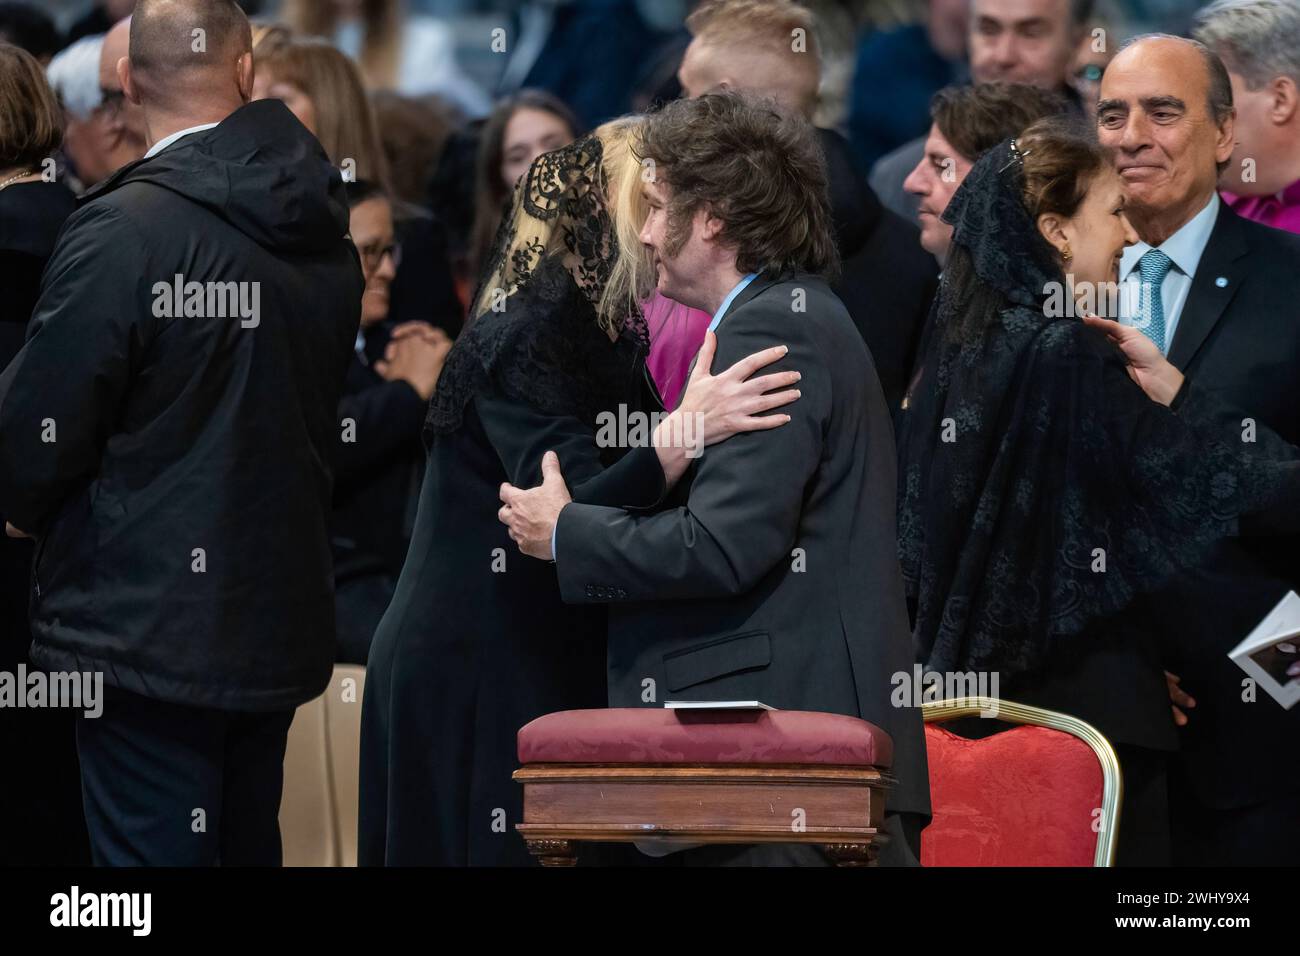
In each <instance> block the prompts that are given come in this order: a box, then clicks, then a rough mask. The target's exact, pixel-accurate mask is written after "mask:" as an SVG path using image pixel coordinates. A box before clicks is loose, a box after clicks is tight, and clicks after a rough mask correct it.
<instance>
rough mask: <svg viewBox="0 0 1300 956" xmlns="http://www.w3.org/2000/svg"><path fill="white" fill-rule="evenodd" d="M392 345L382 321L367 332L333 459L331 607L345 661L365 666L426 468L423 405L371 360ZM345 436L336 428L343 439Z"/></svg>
mask: <svg viewBox="0 0 1300 956" xmlns="http://www.w3.org/2000/svg"><path fill="white" fill-rule="evenodd" d="M388 340H389V325H388V324H387V323H384V324H381V325H378V326H375V327H372V328H370V329H368V330H366V331H365V349H364V352H363V353H361V354H358V353H356V352H354V353H353V356H352V361H351V362H350V363H349V365H348V374H347V379H346V381H345V384H344V387H343V397H342V398H341V399H340V400H339V423H340V428H341V429H342V428H344V427H347V428H349V429H350V430H349V431H348V432H347V433H346V437H347V438H348V439H349V440H346V441H343V440H340V441H339V443H338V446H337V448H336V449H335V459H334V513H333V515H332V516H331V518H330V547H331V549H332V551H333V554H334V609H335V624H336V628H337V633H338V641H339V657H338V659H339V660H340V661H341V662H343V663H348V664H364V663H365V662H366V656H367V654H368V653H369V649H370V641H371V638H373V637H374V633H375V628H376V626H378V624H379V619H380V618H381V617H382V616H383V614H384V611H385V610H386V609H387V608H388V603H389V601H391V600H392V597H393V589H394V587H395V586H396V583H397V576H398V575H399V574H401V573H402V562H403V561H404V560H405V559H406V549H407V545H408V544H409V543H410V540H411V526H412V524H413V522H414V518H415V503H416V498H417V496H418V495H419V491H420V476H421V474H422V473H423V469H424V446H423V445H422V444H421V443H420V430H421V428H422V426H423V425H424V413H425V408H426V404H427V403H426V402H425V401H424V399H422V398H421V397H420V396H419V394H418V393H417V392H416V391H415V389H414V388H412V387H411V386H410V385H408V384H407V383H406V382H403V381H393V382H390V381H386V380H385V379H383V378H381V377H380V375H379V374H378V373H377V372H376V371H375V370H374V368H373V367H372V365H371V363H372V362H374V361H375V360H377V359H378V358H380V357H382V356H383V354H384V347H385V346H386V345H387V343H388ZM343 435H344V433H343V432H342V431H341V433H340V438H342V437H343Z"/></svg>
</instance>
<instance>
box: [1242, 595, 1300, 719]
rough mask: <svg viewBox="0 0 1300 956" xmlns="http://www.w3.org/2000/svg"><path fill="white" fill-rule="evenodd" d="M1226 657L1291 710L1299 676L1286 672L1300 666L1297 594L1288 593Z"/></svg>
mask: <svg viewBox="0 0 1300 956" xmlns="http://www.w3.org/2000/svg"><path fill="white" fill-rule="evenodd" d="M1228 656H1229V657H1231V658H1232V659H1233V660H1234V661H1236V663H1237V666H1238V667H1240V668H1241V669H1242V670H1244V671H1245V672H1246V673H1247V674H1249V675H1250V676H1251V677H1253V678H1254V679H1255V682H1256V683H1257V684H1259V686H1260V687H1262V688H1264V690H1266V691H1267V692H1268V695H1269V696H1270V697H1272V698H1273V699H1274V700H1276V701H1277V702H1278V703H1279V704H1281V705H1282V706H1283V707H1285V708H1286V709H1287V710H1290V709H1291V708H1292V707H1294V706H1295V703H1296V701H1300V676H1291V675H1289V674H1288V673H1287V671H1288V670H1292V669H1293V668H1295V666H1296V664H1298V663H1300V595H1297V594H1296V593H1295V592H1294V591H1288V592H1287V595H1286V597H1284V598H1282V600H1281V601H1279V602H1278V603H1277V606H1276V607H1275V608H1273V610H1271V611H1269V612H1268V614H1267V615H1266V616H1265V617H1264V620H1262V621H1260V622H1259V625H1258V626H1257V627H1256V628H1255V629H1254V630H1253V631H1251V632H1250V635H1249V636H1248V637H1247V638H1246V639H1245V640H1244V641H1242V642H1241V643H1240V644H1238V645H1237V646H1236V647H1234V648H1233V649H1232V650H1231V651H1229V652H1228Z"/></svg>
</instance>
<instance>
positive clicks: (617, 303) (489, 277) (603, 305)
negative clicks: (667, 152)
mask: <svg viewBox="0 0 1300 956" xmlns="http://www.w3.org/2000/svg"><path fill="white" fill-rule="evenodd" d="M642 122H643V121H642V119H641V117H639V116H625V117H621V118H619V119H615V120H611V121H609V122H608V123H605V124H604V125H603V126H601V127H599V128H598V129H597V130H596V131H595V132H594V133H592V134H591V136H590V137H588V138H587V139H584V140H579V141H578V142H577V143H575V144H573V145H572V146H566V147H564V149H566V150H578V151H581V150H583V149H584V148H585V147H588V146H589V145H590V140H592V139H596V140H599V141H600V147H601V149H600V155H601V159H600V167H599V169H597V170H592V171H590V174H589V175H590V178H589V180H588V181H587V182H586V183H584V186H585V187H586V188H594V189H598V190H599V191H600V193H599V195H598V196H597V197H596V200H597V203H599V205H600V206H601V207H602V208H603V209H604V211H605V212H606V213H607V215H608V216H609V221H610V228H609V231H608V233H607V234H605V235H603V236H602V237H601V240H600V241H601V243H602V248H600V249H597V250H594V251H595V253H596V255H597V256H598V257H600V258H601V259H602V260H603V261H607V262H609V273H608V276H607V277H606V278H605V280H604V284H603V286H602V287H601V288H599V289H597V290H591V289H584V291H587V292H588V295H589V296H591V294H592V293H593V292H594V293H595V295H596V297H595V300H594V301H592V305H593V306H594V307H595V309H596V312H597V315H598V317H599V321H600V325H601V328H603V329H604V330H605V331H606V332H608V333H609V334H610V335H611V336H615V335H617V334H618V333H619V332H620V331H622V328H623V326H624V325H625V324H626V322H627V320H628V319H629V318H631V317H639V316H640V312H641V303H642V302H644V301H645V300H646V299H647V298H648V297H649V296H650V293H651V292H652V291H653V289H654V269H653V263H652V262H651V260H650V257H649V255H648V254H647V253H646V251H645V248H644V246H642V244H641V241H640V239H639V238H638V237H639V234H640V232H641V226H642V225H643V224H644V223H645V219H646V214H647V212H648V211H649V207H648V206H647V204H646V201H645V197H644V195H643V193H642V191H641V183H642V178H641V177H642V162H641V160H640V159H639V158H638V153H637V145H638V143H637V138H638V136H639V132H640V129H641V124H642ZM547 155H548V156H550V155H554V154H547ZM544 160H545V157H543V158H541V159H538V160H537V163H543V162H544ZM537 163H534V167H533V169H531V170H529V172H528V174H527V175H525V176H523V177H522V178H521V179H520V180H519V183H518V184H517V185H516V186H515V201H514V205H513V206H512V208H511V212H510V216H509V217H508V219H507V221H506V222H505V223H503V225H502V229H501V231H500V232H499V233H498V239H497V242H498V243H499V244H501V243H504V242H505V241H506V237H509V240H510V245H509V248H508V249H503V248H496V249H495V250H494V253H495V256H494V258H493V260H492V262H491V263H490V264H489V267H488V268H489V271H488V272H487V273H486V274H485V275H484V277H483V281H482V283H481V284H480V287H479V293H478V296H477V298H476V300H475V303H474V308H473V309H472V310H471V315H472V316H473V317H474V318H476V319H477V318H478V317H479V316H481V315H483V314H484V313H486V312H490V311H493V305H494V303H495V302H497V301H498V299H499V297H500V296H502V295H504V296H506V297H507V298H508V297H509V296H511V295H513V294H514V293H515V292H516V291H517V290H518V289H519V287H520V286H521V285H522V284H523V281H524V279H525V278H526V277H527V275H528V274H529V273H531V271H532V269H533V268H535V267H536V266H537V265H538V263H539V262H541V260H542V259H543V258H545V257H546V256H548V255H553V254H559V255H561V256H563V258H564V262H565V265H566V266H567V267H568V269H569V271H570V272H571V273H572V274H573V275H574V277H575V279H579V277H581V276H583V275H584V274H585V269H584V262H583V260H582V258H581V256H580V255H579V254H578V253H576V252H575V251H574V250H573V249H572V248H571V247H570V245H569V240H570V239H571V238H572V231H571V229H569V225H570V224H569V223H567V222H564V221H563V220H562V217H561V219H541V218H538V217H536V216H534V215H533V214H532V213H530V212H529V211H528V208H527V204H526V203H525V202H524V198H525V197H524V191H525V190H527V189H528V188H529V186H530V184H531V183H532V182H533V180H534V175H533V174H534V171H535V170H539V167H538V166H537ZM544 185H546V186H547V187H548V189H549V188H552V187H554V188H555V189H556V191H559V190H560V189H571V188H573V187H572V184H571V183H569V184H563V185H561V184H554V183H546V184H544ZM580 284H583V283H581V282H580Z"/></svg>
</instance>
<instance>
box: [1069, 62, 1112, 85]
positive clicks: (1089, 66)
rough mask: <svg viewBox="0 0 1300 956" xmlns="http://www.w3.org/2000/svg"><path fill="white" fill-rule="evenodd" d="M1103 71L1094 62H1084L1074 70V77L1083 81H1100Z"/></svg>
mask: <svg viewBox="0 0 1300 956" xmlns="http://www.w3.org/2000/svg"><path fill="white" fill-rule="evenodd" d="M1104 72H1105V70H1103V69H1102V68H1101V67H1100V66H1098V65H1097V64H1096V63H1085V64H1084V65H1083V66H1081V67H1079V68H1078V69H1077V70H1075V71H1074V78H1075V79H1076V80H1080V81H1081V82H1084V83H1100V82H1101V75H1102V73H1104Z"/></svg>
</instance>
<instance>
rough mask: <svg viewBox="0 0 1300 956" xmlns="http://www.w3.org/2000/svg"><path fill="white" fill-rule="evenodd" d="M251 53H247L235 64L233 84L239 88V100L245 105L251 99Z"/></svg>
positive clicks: (252, 72) (252, 71) (252, 74)
mask: <svg viewBox="0 0 1300 956" xmlns="http://www.w3.org/2000/svg"><path fill="white" fill-rule="evenodd" d="M253 76H254V70H253V53H252V51H251V50H250V51H248V52H247V53H245V54H244V55H243V56H241V57H240V58H239V62H238V63H236V64H235V82H236V84H238V86H239V98H240V99H241V100H243V101H244V102H245V103H247V102H248V101H249V100H251V99H252V98H253Z"/></svg>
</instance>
